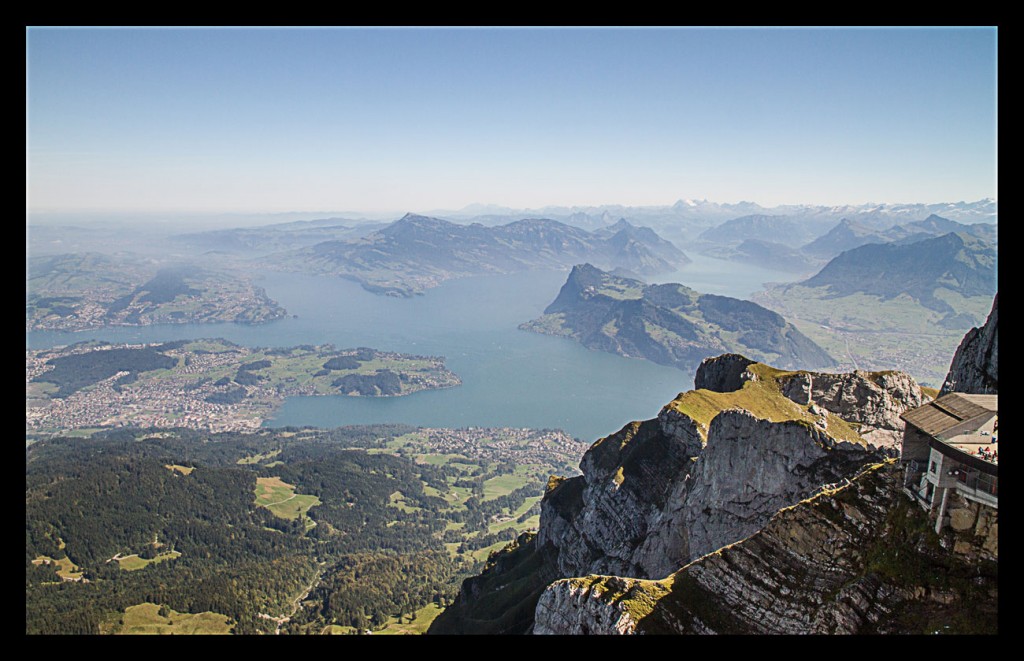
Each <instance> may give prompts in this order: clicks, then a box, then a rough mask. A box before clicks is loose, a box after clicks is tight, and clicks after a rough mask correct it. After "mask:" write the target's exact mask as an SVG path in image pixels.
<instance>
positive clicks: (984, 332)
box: [940, 294, 999, 395]
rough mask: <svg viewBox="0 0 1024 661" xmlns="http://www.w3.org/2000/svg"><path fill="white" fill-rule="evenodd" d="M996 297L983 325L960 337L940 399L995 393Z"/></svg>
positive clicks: (996, 353)
mask: <svg viewBox="0 0 1024 661" xmlns="http://www.w3.org/2000/svg"><path fill="white" fill-rule="evenodd" d="M998 326H999V294H996V296H995V299H994V300H993V301H992V312H990V313H989V315H988V319H987V320H986V321H985V325H984V326H982V327H981V328H972V329H971V330H969V331H967V334H966V335H964V339H963V340H962V341H961V342H960V346H959V347H958V348H957V350H956V354H955V355H954V356H953V363H952V364H951V365H950V366H949V374H947V375H946V380H945V382H944V383H943V384H942V390H941V391H940V394H941V395H945V394H946V393H950V392H963V393H973V394H978V395H987V394H996V393H998V392H999V329H998Z"/></svg>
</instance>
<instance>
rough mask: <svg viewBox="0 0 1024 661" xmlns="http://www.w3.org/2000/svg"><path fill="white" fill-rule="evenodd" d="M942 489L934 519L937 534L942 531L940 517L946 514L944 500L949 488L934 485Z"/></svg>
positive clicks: (947, 496)
mask: <svg viewBox="0 0 1024 661" xmlns="http://www.w3.org/2000/svg"><path fill="white" fill-rule="evenodd" d="M936 488H939V489H942V502H941V503H939V516H938V518H937V519H935V534H936V535H939V534H941V533H942V517H944V516H946V501H947V500H948V499H949V489H948V488H944V487H936Z"/></svg>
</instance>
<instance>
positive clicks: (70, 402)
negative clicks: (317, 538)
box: [25, 339, 462, 432]
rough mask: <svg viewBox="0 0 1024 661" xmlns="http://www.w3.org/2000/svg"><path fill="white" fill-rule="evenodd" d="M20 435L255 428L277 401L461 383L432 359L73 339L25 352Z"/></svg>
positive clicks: (216, 343) (388, 393) (218, 342)
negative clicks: (99, 430) (76, 341)
mask: <svg viewBox="0 0 1024 661" xmlns="http://www.w3.org/2000/svg"><path fill="white" fill-rule="evenodd" d="M25 372H26V379H25V380H26V410H25V427H26V430H29V431H36V432H48V431H63V430H69V429H90V428H102V427H121V426H138V427H186V428H192V429H203V430H208V431H242V430H247V429H255V428H258V427H259V426H260V425H261V424H262V423H263V421H264V420H265V419H266V418H268V417H271V416H272V414H273V413H274V411H276V409H277V408H278V407H279V406H280V405H281V403H282V402H283V401H284V398H285V397H290V396H295V395H350V396H362V397H395V396H401V395H408V394H410V393H414V392H417V391H420V390H428V389H436V388H450V387H453V386H457V385H460V384H461V383H462V381H461V380H460V379H459V377H458V376H457V375H456V374H454V373H453V372H451V371H449V370H448V369H447V368H446V367H445V364H444V359H443V358H439V357H435V356H414V355H409V354H400V353H392V352H384V351H377V350H375V349H369V348H365V347H363V348H358V349H343V350H338V349H335V348H334V347H333V346H331V345H320V346H312V345H302V346H298V347H286V348H250V347H243V346H239V345H237V344H234V343H232V342H229V341H227V340H223V339H213V340H180V341H175V342H165V343H162V344H134V345H127V344H122V345H111V344H108V343H105V342H82V343H79V344H74V345H71V346H68V347H60V348H57V349H49V350H39V351H32V350H29V351H26V352H25Z"/></svg>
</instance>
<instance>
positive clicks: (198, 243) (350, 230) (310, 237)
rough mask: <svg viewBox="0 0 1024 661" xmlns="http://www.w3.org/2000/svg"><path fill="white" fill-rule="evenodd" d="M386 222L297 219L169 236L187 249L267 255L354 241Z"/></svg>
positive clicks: (383, 225) (384, 225) (342, 219)
mask: <svg viewBox="0 0 1024 661" xmlns="http://www.w3.org/2000/svg"><path fill="white" fill-rule="evenodd" d="M386 226H387V223H373V222H369V223H368V222H362V223H361V222H358V221H352V220H346V219H345V218H319V219H316V220H297V221H292V222H287V223H276V224H273V225H263V226H261V227H239V228H232V229H220V230H211V231H209V232H191V233H188V234H178V235H176V236H174V237H172V240H173V241H174V242H175V243H178V244H180V245H183V246H187V247H190V248H199V249H203V250H217V251H224V252H240V253H250V252H255V253H262V254H266V253H270V252H277V251H280V250H292V249H296V248H306V247H308V246H312V245H316V244H317V243H322V242H324V241H337V240H350V239H358V238H360V237H363V236H366V235H367V234H369V233H371V232H373V231H374V230H378V229H380V228H382V227H386Z"/></svg>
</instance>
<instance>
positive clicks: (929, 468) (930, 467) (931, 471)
mask: <svg viewBox="0 0 1024 661" xmlns="http://www.w3.org/2000/svg"><path fill="white" fill-rule="evenodd" d="M938 469H939V465H938V464H937V463H935V460H934V459H933V460H932V465H931V466H929V467H928V472H929V473H934V472H935V471H937V470H938Z"/></svg>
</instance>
